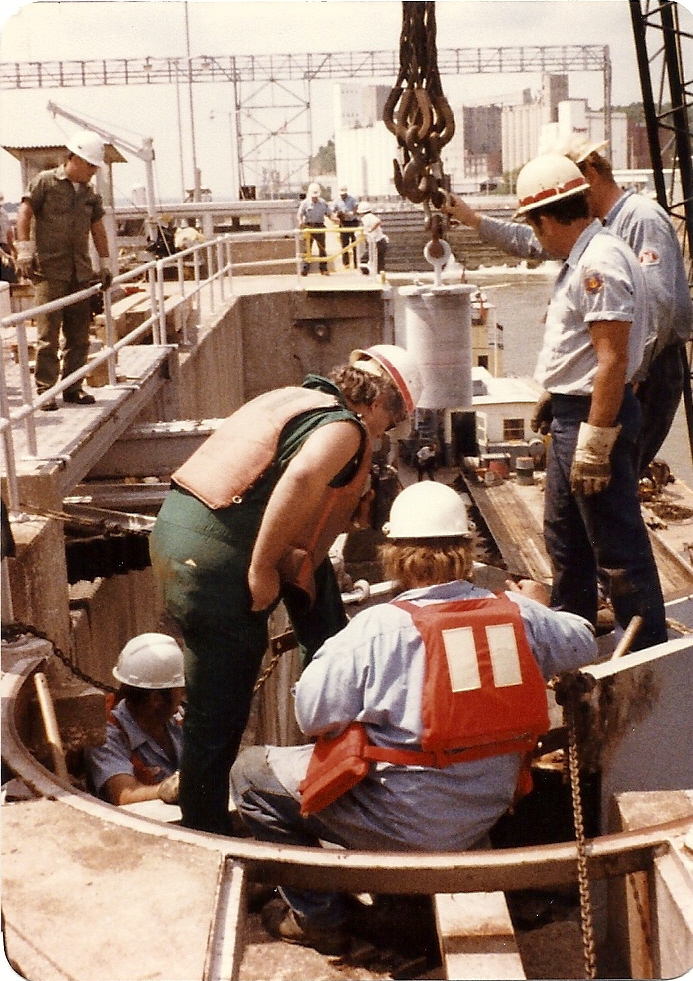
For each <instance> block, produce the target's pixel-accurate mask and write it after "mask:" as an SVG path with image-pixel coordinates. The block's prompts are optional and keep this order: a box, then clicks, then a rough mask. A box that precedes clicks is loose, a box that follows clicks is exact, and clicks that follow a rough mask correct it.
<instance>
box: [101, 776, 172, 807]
mask: <svg viewBox="0 0 693 981" xmlns="http://www.w3.org/2000/svg"><path fill="white" fill-rule="evenodd" d="M104 790H105V792H106V798H107V800H108V803H109V804H115V805H116V806H117V807H122V805H123V804H139V803H140V801H143V800H156V799H157V797H158V796H159V794H158V790H159V784H158V783H154V784H146V783H140V782H139V780H137V779H136V778H135V777H133V776H132V775H131V774H130V773H116V775H115V776H114V777H109V779H108V780H107V781H106V783H105V784H104Z"/></svg>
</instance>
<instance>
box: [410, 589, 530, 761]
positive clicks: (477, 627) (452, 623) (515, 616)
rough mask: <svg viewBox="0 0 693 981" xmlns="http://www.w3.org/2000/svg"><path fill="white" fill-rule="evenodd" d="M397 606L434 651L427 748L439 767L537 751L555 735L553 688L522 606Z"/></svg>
mask: <svg viewBox="0 0 693 981" xmlns="http://www.w3.org/2000/svg"><path fill="white" fill-rule="evenodd" d="M394 605H395V606H399V607H400V608H401V609H404V610H406V611H407V612H408V613H409V614H410V615H411V617H412V619H413V621H414V624H415V625H416V629H417V630H418V631H419V633H420V634H421V637H422V639H423V642H424V646H425V648H426V675H425V680H424V688H423V700H422V707H421V715H422V721H423V734H422V738H421V748H422V750H423V752H424V755H426V754H431V753H432V754H433V756H434V758H435V760H436V762H435V763H434V764H433V765H436V766H447V765H448V764H449V763H451V762H455V761H457V760H478V759H482V758H484V757H486V756H500V755H502V754H504V753H524V752H528V751H530V750H532V749H534V747H535V746H536V743H537V740H538V738H539V736H541V735H542V734H543V733H544V732H546V731H547V729H548V728H549V715H548V704H547V700H546V682H545V681H544V678H543V677H542V674H541V671H540V670H539V667H538V665H537V662H536V661H535V659H534V655H533V654H532V650H531V648H530V646H529V643H528V642H527V637H526V634H525V630H524V625H523V623H522V616H521V614H520V610H519V607H518V606H517V604H516V603H513V602H512V600H510V599H508V597H507V596H504V595H502V594H501V595H499V596H494V597H483V598H479V599H465V600H455V601H453V602H449V603H432V604H427V605H426V606H417V605H416V604H415V603H409V602H407V601H398V600H395V601H394ZM428 765H431V764H428Z"/></svg>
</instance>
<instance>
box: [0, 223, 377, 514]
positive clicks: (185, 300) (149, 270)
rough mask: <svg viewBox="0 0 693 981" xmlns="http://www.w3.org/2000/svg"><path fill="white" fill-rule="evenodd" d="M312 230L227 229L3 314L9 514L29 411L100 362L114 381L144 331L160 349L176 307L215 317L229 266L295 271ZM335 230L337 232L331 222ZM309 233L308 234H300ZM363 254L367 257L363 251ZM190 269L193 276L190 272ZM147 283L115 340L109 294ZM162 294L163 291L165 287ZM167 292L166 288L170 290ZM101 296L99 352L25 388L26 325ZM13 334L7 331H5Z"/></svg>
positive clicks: (2, 404)
mask: <svg viewBox="0 0 693 981" xmlns="http://www.w3.org/2000/svg"><path fill="white" fill-rule="evenodd" d="M314 231H319V230H316V229H295V230H292V231H278V232H246V233H241V234H238V233H228V234H225V235H222V236H219V237H217V238H214V239H210V240H208V241H205V242H201V243H197V244H195V245H192V246H191V247H190V248H188V249H185V250H184V251H181V252H176V253H173V254H172V255H170V256H165V257H163V258H161V259H156V260H151V261H150V262H145V263H143V264H142V265H139V266H137V267H135V268H134V269H131V270H129V271H128V272H124V273H122V274H120V275H118V276H116V277H115V278H114V279H113V283H112V285H111V286H110V288H109V289H106V290H103V291H102V290H101V287H100V285H94V286H90V287H88V288H87V289H84V290H80V291H79V292H76V293H72V294H70V295H69V296H67V297H63V298H61V299H59V300H55V301H52V302H50V303H45V304H42V305H41V306H35V307H31V308H28V309H23V310H21V311H19V312H17V313H12V314H10V315H9V316H7V317H3V318H2V340H3V352H5V351H6V349H7V347H8V346H13V347H14V349H15V350H16V360H17V368H13V369H12V378H13V385H12V396H11V398H10V384H9V381H8V371H9V365H8V359H7V357H6V356H5V354H4V353H3V358H2V371H0V432H1V434H2V447H3V454H4V464H5V476H6V479H7V496H8V502H7V503H8V506H9V508H10V510H11V511H16V510H17V507H18V500H19V495H18V487H17V466H16V452H15V445H14V436H13V432H14V430H16V429H18V428H20V427H22V428H23V429H24V432H25V438H26V445H23V447H22V452H23V453H24V454H26V455H28V456H29V457H38V456H39V455H40V454H39V449H38V445H37V444H38V440H37V422H36V413H37V412H39V411H40V410H42V409H43V408H44V407H45V406H46V405H47V404H48V403H49V402H52V401H53V400H54V399H55V398H56V397H57V396H59V395H61V394H62V393H63V392H65V390H66V389H68V388H71V387H74V386H75V384H76V383H78V382H81V381H82V380H83V379H84V378H86V377H87V375H90V374H91V373H92V372H94V371H95V370H96V369H98V368H99V367H100V366H101V365H106V367H107V371H108V384H109V385H111V386H114V385H116V384H117V375H116V367H117V358H118V354H119V352H120V351H122V349H123V348H125V347H128V346H130V345H134V344H138V343H141V342H142V340H143V338H145V337H148V335H149V334H151V338H152V343H153V344H154V345H159V346H165V345H167V344H168V343H169V341H168V338H167V316H169V317H171V316H175V311H176V310H177V309H178V308H179V307H183V306H184V305H185V304H190V305H193V306H196V307H197V310H196V315H197V316H198V317H200V316H201V310H202V307H203V305H204V309H205V312H206V313H207V314H209V315H210V316H212V315H214V314H215V312H216V311H217V309H219V308H220V307H221V306H223V305H224V303H226V302H227V300H228V299H230V297H231V295H232V294H233V271H234V270H237V271H241V270H242V271H243V272H245V273H252V272H254V271H256V272H257V271H260V270H262V271H263V272H266V271H267V269H268V268H272V267H276V268H277V269H278V271H281V267H285V266H286V265H287V264H294V263H295V264H296V272H297V275H298V274H299V273H300V271H301V264H302V262H303V261H305V250H306V248H307V241H310V235H311V233H312V232H314ZM354 231H355V232H356V242H355V243H354V245H352V244H350V245H349V246H348V248H354V247H356V248H357V249H358V250H359V254H360V256H361V261H363V262H365V264H366V265H367V267H368V269H369V272H371V273H372V275H376V267H377V252H376V248H375V243H374V242H373V241H372V236H366V235H364V233H363V229H362V228H359V227H357V228H355V229H354ZM335 232H336V233H337V234H338V233H339V228H338V226H335ZM306 236H308V238H306ZM292 237H294V239H295V252H296V257H295V259H294V258H291V257H290V256H288V257H285V258H281V257H279V258H271V257H270V258H262V259H258V260H255V261H247V262H240V261H235V262H234V261H233V259H232V247H233V246H237V245H239V244H242V243H247V242H267V241H287V240H289V241H290V240H291V238H292ZM343 251H345V250H342V249H339V250H337V251H336V252H335V253H334V254H333V255H328V256H327V257H326V260H325V261H332V260H334V258H335V257H339V256H340V255H341V254H342V252H343ZM366 255H367V257H368V258H367V260H365V256H366ZM310 261H318V262H319V261H322V260H321V258H320V257H311V259H310ZM171 269H175V277H171V275H170V270H171ZM191 270H192V276H191V275H190V272H191ZM143 282H146V284H147V293H148V297H149V313H148V315H147V316H146V317H145V319H144V320H142V322H141V323H139V324H138V325H137V327H135V328H134V329H132V330H130V331H129V332H128V333H127V334H125V335H124V336H123V337H122V338H118V336H117V328H116V318H115V316H114V313H113V296H114V295H117V293H116V291H117V290H118V288H120V289H121V290H122V291H124V292H127V288H128V287H129V286H132V285H133V284H134V283H137V284H138V285H141V284H142V283H143ZM167 288H168V290H169V294H168V295H167V293H166V289H167ZM171 289H173V293H172V294H171V293H170V290H171ZM100 292H102V293H103V323H104V333H103V336H104V341H103V347H102V348H101V350H99V351H98V352H96V353H95V354H92V355H90V357H89V361H88V363H87V364H86V365H84V366H83V367H81V368H80V369H79V370H78V371H75V372H73V373H72V374H71V375H68V376H66V377H65V378H63V379H61V380H60V381H59V382H58V383H57V384H56V385H54V386H53V387H52V388H50V389H48V390H46V391H45V392H42V393H41V394H40V395H38V394H37V393H36V392H35V391H34V390H33V386H32V380H31V375H32V370H31V358H30V345H29V339H28V325H29V324H30V323H31V322H32V321H35V320H36V318H37V317H38V316H40V315H43V314H49V313H53V312H55V311H58V310H63V309H65V308H66V307H69V306H71V305H73V304H75V303H80V302H84V301H90V300H91V299H92V298H93V297H95V296H96V295H97V294H98V293H100ZM181 321H182V330H181V343H182V345H183V346H187V347H189V346H191V344H193V343H194V339H193V338H191V337H190V336H189V333H188V331H189V327H188V317H187V316H185V317H182V318H181ZM12 332H13V336H12ZM17 370H18V372H19V383H18V384H17V382H16V374H15V372H16V371H17Z"/></svg>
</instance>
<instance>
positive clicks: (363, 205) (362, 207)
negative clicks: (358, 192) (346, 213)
mask: <svg viewBox="0 0 693 981" xmlns="http://www.w3.org/2000/svg"><path fill="white" fill-rule="evenodd" d="M370 210H371V206H370V204H369V203H368V201H359V203H358V207H357V208H356V212H357V214H359V215H367V214H368V212H369V211H370Z"/></svg>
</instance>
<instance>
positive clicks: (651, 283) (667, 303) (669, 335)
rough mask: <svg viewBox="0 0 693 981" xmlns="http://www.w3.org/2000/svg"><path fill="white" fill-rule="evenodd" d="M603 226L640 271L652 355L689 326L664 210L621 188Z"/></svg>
mask: <svg viewBox="0 0 693 981" xmlns="http://www.w3.org/2000/svg"><path fill="white" fill-rule="evenodd" d="M604 225H605V227H606V228H609V229H610V230H611V231H612V232H613V233H614V235H618V237H619V238H622V239H623V241H624V242H628V244H629V245H630V247H631V249H632V250H633V252H635V254H636V256H637V258H638V262H639V263H640V268H641V269H642V271H643V274H644V276H645V282H646V284H647V299H648V311H649V319H650V323H651V325H652V326H653V327H654V331H655V334H656V346H654V348H653V350H652V352H651V353H652V356H654V355H656V354H659V352H660V351H661V350H662V348H664V347H666V345H667V344H671V343H672V342H674V341H687V340H688V339H689V338H690V336H691V328H692V326H693V303H692V302H691V293H690V289H689V286H688V277H687V275H686V268H685V266H684V262H683V253H682V251H681V245H680V243H679V240H678V238H677V235H676V232H675V230H674V226H673V225H672V223H671V220H670V218H669V216H668V215H667V213H666V211H664V209H663V208H662V207H660V205H659V204H657V202H656V201H653V200H652V199H651V198H648V197H645V196H644V195H643V194H636V193H635V191H626V193H625V194H624V195H623V196H622V197H620V198H619V199H618V201H617V202H616V204H615V205H614V206H613V208H612V209H611V211H609V213H608V214H607V216H606V217H605V219H604ZM646 363H649V357H647V356H646Z"/></svg>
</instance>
